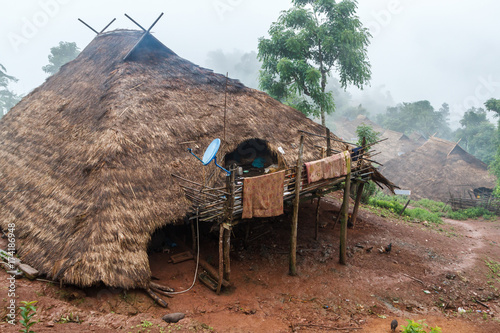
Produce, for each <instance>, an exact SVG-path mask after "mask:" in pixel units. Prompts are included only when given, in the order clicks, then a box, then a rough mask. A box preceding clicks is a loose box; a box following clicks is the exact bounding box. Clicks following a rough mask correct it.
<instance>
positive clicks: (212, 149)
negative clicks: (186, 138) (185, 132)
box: [188, 138, 231, 175]
mask: <svg viewBox="0 0 500 333" xmlns="http://www.w3.org/2000/svg"><path fill="white" fill-rule="evenodd" d="M219 148H220V139H219V138H217V139H214V140H213V141H212V142H211V143H210V144H209V145H208V147H207V149H205V153H204V154H203V159H201V158H199V157H198V156H196V155H195V154H193V152H192V149H191V148H188V152H190V153H191V155H193V156H194V157H196V158H197V159H198V160H199V161H200V162H201V163H203V165H208V164H210V162H212V161H214V163H215V165H216V166H217V167H219V168H221V169H222V170H224V171H226V173H227V174H228V175H230V174H231V172H230V171H229V170H226V169H224V168H223V167H222V166H220V165H219V164H217V152H218V151H219Z"/></svg>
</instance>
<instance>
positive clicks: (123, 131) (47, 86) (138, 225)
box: [0, 30, 342, 288]
mask: <svg viewBox="0 0 500 333" xmlns="http://www.w3.org/2000/svg"><path fill="white" fill-rule="evenodd" d="M141 36H142V32H139V31H129V30H118V31H113V32H109V33H105V34H101V35H98V36H97V37H96V38H95V39H94V40H93V41H92V42H91V43H90V44H89V45H88V46H87V47H86V48H85V49H84V50H83V51H82V52H81V54H80V55H79V56H78V57H77V58H76V59H75V60H74V61H72V62H70V63H68V64H66V65H65V66H63V67H62V68H61V69H60V70H59V72H58V73H57V74H55V75H54V76H52V77H50V78H49V79H48V80H47V81H46V82H45V83H44V84H42V85H41V86H40V87H38V88H37V89H35V90H34V91H33V92H31V93H30V94H29V95H28V96H26V97H25V98H24V99H23V100H22V101H21V102H19V104H18V105H17V106H15V107H14V108H13V109H12V110H11V111H10V112H9V113H8V114H7V115H6V116H4V117H3V118H2V120H1V121H0V226H1V227H2V228H4V229H5V228H6V227H7V225H8V223H15V224H16V236H17V239H18V242H17V246H18V253H19V254H20V256H21V257H22V260H23V261H25V262H27V263H29V264H31V265H32V266H34V267H35V268H37V269H38V270H40V271H41V273H42V274H46V275H47V276H48V277H49V278H51V279H56V280H61V281H63V282H64V283H69V284H75V285H78V286H91V285H95V284H98V283H100V282H103V283H104V284H106V285H108V286H113V287H123V288H135V287H146V286H147V285H148V283H149V280H150V275H151V273H150V268H149V263H148V255H147V253H146V250H147V246H148V242H149V241H150V238H151V234H152V233H153V232H154V231H155V230H156V229H158V228H160V227H162V226H164V225H166V224H169V223H174V222H175V221H178V220H180V219H182V218H183V217H184V216H185V214H186V212H187V209H188V206H189V203H188V202H186V200H185V198H184V195H183V193H182V192H181V190H180V187H179V186H178V184H177V183H176V180H174V179H173V177H172V176H171V174H172V173H176V174H179V175H181V176H184V177H187V178H191V179H193V180H198V181H202V178H203V175H202V174H203V172H200V169H202V168H201V164H200V163H199V162H198V161H197V160H196V159H194V157H193V156H191V155H190V154H188V153H187V151H186V148H188V147H191V148H193V151H194V152H195V153H197V154H199V155H200V154H202V153H203V149H204V148H205V147H207V146H208V144H209V143H210V141H211V140H212V139H214V138H216V137H221V138H222V136H223V128H224V123H223V119H224V91H225V85H226V78H225V76H223V75H220V74H215V73H213V72H212V71H210V70H208V69H204V68H201V67H199V66H196V65H194V64H192V63H191V62H189V61H187V60H184V59H182V58H180V57H179V56H177V55H176V54H175V53H174V52H173V51H171V50H170V49H168V48H167V47H165V46H164V45H163V44H161V43H160V42H159V41H158V40H157V39H156V38H154V37H153V36H151V35H147V36H146V37H145V38H144V39H142V41H141V43H140V44H139V45H138V47H137V48H136V49H135V51H134V52H132V53H131V54H130V56H129V57H128V58H127V61H124V60H123V59H124V57H125V56H126V55H127V53H128V52H129V51H130V50H131V49H132V48H133V47H134V45H135V44H136V43H137V42H138V41H139V40H140V38H141ZM299 129H302V130H306V131H308V132H313V133H317V134H323V133H324V128H323V127H321V126H320V125H318V124H316V123H314V122H313V121H311V120H309V119H307V118H306V117H305V116H304V115H303V114H301V113H300V112H298V111H296V110H294V109H292V108H290V107H288V106H285V105H283V104H281V103H279V102H278V101H276V100H274V99H273V98H271V97H269V96H268V95H267V94H265V93H263V92H260V91H257V90H254V89H249V88H247V87H245V86H244V85H243V84H241V83H240V82H239V81H237V80H232V79H229V81H228V88H227V123H226V133H227V134H226V143H225V145H224V146H223V148H222V150H223V152H224V151H226V152H227V151H229V150H231V149H234V148H235V147H236V146H237V145H238V143H240V142H242V141H244V140H246V139H251V138H261V139H264V140H267V141H268V142H269V145H270V147H271V148H272V147H275V148H276V147H280V146H281V147H282V148H283V149H284V151H285V155H284V157H285V159H286V160H287V161H288V162H289V163H293V162H294V161H295V159H296V156H297V147H298V143H299V135H298V132H297V131H298V130H299ZM323 141H324V140H322V139H320V138H314V137H308V138H307V140H306V143H307V147H313V145H314V144H322V145H323V146H324V145H325V143H324V142H323ZM335 146H336V147H337V149H342V148H340V147H339V144H336V145H335ZM317 154H318V153H317V152H315V151H313V150H312V149H309V148H306V151H305V156H304V158H305V160H306V161H307V160H312V159H315V158H318V157H319V155H317Z"/></svg>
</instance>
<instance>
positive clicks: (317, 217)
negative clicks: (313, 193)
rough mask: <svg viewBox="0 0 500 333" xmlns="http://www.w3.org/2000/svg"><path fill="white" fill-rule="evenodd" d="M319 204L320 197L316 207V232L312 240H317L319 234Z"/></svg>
mask: <svg viewBox="0 0 500 333" xmlns="http://www.w3.org/2000/svg"><path fill="white" fill-rule="evenodd" d="M320 202H321V196H319V197H318V203H317V205H316V230H315V233H314V239H315V240H318V234H319V204H320Z"/></svg>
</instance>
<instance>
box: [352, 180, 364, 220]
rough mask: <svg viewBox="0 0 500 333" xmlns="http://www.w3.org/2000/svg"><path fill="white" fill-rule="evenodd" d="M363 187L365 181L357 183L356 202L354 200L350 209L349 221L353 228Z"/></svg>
mask: <svg viewBox="0 0 500 333" xmlns="http://www.w3.org/2000/svg"><path fill="white" fill-rule="evenodd" d="M364 187H365V183H360V184H358V190H357V193H356V202H354V208H353V209H352V215H351V223H352V227H353V228H354V226H355V225H356V219H357V218H358V209H359V203H360V202H361V196H362V195H363V188H364Z"/></svg>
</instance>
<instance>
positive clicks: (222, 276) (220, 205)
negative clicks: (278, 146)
mask: <svg viewBox="0 0 500 333" xmlns="http://www.w3.org/2000/svg"><path fill="white" fill-rule="evenodd" d="M305 135H315V136H320V135H318V134H313V133H307V132H302V133H301V137H300V146H299V154H298V156H299V158H298V160H297V164H296V166H293V167H288V168H286V169H285V182H284V189H283V201H284V202H289V201H292V200H293V217H292V232H291V237H290V266H289V269H290V271H289V272H290V275H296V248H297V223H298V207H299V203H300V202H301V201H302V200H305V199H314V198H317V200H318V204H317V213H316V236H315V237H316V239H317V238H318V225H319V203H320V200H321V198H322V197H323V196H324V195H326V194H327V193H329V192H332V191H338V190H341V189H344V199H343V204H342V209H341V213H340V216H339V217H340V221H341V223H340V226H341V232H340V251H339V253H340V255H339V262H340V263H341V264H346V261H347V256H346V247H347V219H348V211H349V196H350V193H349V192H350V184H351V182H353V183H355V184H358V185H359V186H358V190H357V193H356V200H355V205H354V209H353V214H352V217H351V221H352V223H353V224H354V223H355V221H356V215H357V211H358V206H359V203H360V199H361V193H362V190H363V185H364V184H365V183H366V182H368V181H369V180H372V179H373V180H374V181H376V179H375V178H376V177H375V175H374V174H375V173H377V171H376V170H375V168H374V167H373V166H372V163H374V162H375V161H373V160H372V159H371V157H372V156H370V155H369V154H368V152H367V150H368V147H369V146H368V145H365V144H363V146H362V147H361V150H360V152H359V154H358V155H356V160H355V161H351V162H350V168H348V169H349V170H350V171H349V172H348V173H347V175H343V176H341V177H337V178H331V179H324V180H320V181H317V182H313V183H308V182H307V172H306V170H305V168H303V161H302V155H303V149H304V136H305ZM323 137H324V138H325V139H326V144H327V145H326V147H316V146H315V147H311V148H312V149H317V148H319V149H320V150H321V156H322V157H320V158H323V157H326V156H330V155H332V153H340V151H335V150H333V149H331V142H330V140H331V139H332V140H334V139H333V138H331V136H330V133H329V131H327V135H326V136H323ZM344 144H346V147H349V146H348V145H347V144H348V143H347V142H344ZM372 145H373V144H372ZM375 163H376V162H375ZM231 171H232V172H231V173H230V175H227V176H226V181H225V182H226V184H225V186H223V185H222V184H219V185H216V186H208V185H204V184H200V183H197V182H195V181H192V180H189V179H186V178H183V177H180V176H178V175H174V174H173V175H172V176H173V177H175V178H177V179H178V180H179V185H180V186H181V188H182V189H183V191H184V194H185V196H186V198H187V199H188V200H190V201H191V203H192V206H191V209H190V212H189V219H190V220H191V221H193V222H194V221H197V222H204V223H212V224H215V225H217V224H218V225H219V233H220V236H219V272H218V274H217V275H218V279H219V281H218V286H217V288H216V291H217V293H220V291H221V287H222V283H223V281H230V279H229V275H230V264H229V262H230V260H229V251H230V237H231V230H232V228H233V227H234V226H235V225H237V224H238V223H240V222H241V221H242V218H241V217H242V213H243V186H244V181H243V180H244V178H245V177H241V176H236V175H235V174H236V173H235V172H234V170H231ZM376 176H377V177H382V178H383V176H381V175H380V174H377V175H376ZM384 180H385V178H384ZM385 181H387V180H385ZM387 182H388V183H390V182H389V181H387ZM390 184H391V185H392V183H390ZM217 186H218V187H217ZM245 221H251V220H245Z"/></svg>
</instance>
